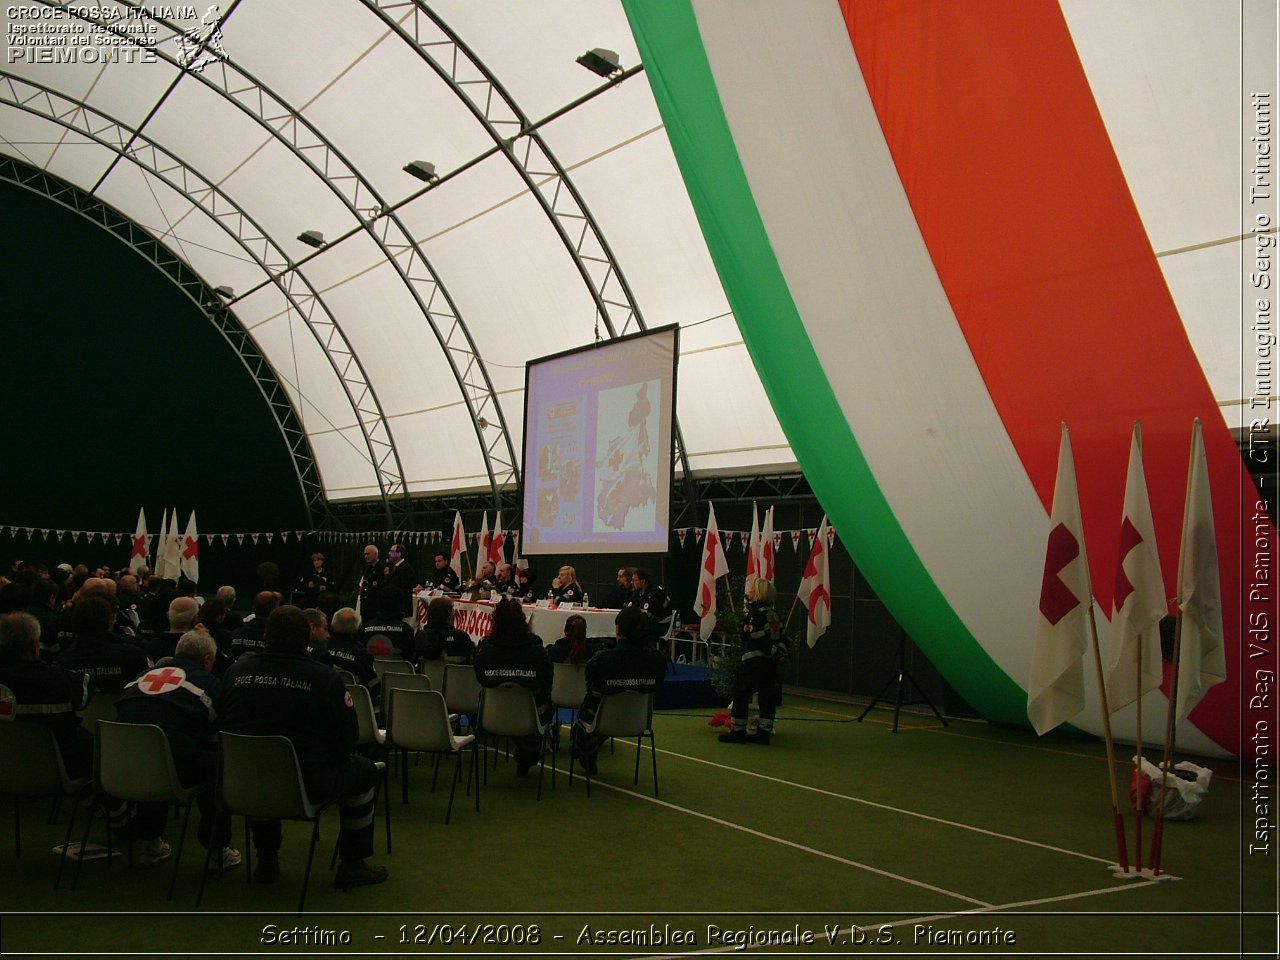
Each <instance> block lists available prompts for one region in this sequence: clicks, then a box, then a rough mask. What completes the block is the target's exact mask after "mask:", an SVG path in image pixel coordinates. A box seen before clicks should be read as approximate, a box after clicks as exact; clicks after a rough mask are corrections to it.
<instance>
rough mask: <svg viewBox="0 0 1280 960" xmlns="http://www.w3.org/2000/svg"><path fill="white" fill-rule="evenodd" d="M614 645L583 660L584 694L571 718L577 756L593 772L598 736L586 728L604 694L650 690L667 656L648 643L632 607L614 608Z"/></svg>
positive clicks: (643, 620)
mask: <svg viewBox="0 0 1280 960" xmlns="http://www.w3.org/2000/svg"><path fill="white" fill-rule="evenodd" d="M614 625H615V629H616V630H617V634H618V643H617V646H615V647H613V648H612V649H610V650H604V651H602V652H600V653H597V654H596V655H595V656H594V657H592V658H591V659H590V660H588V661H587V677H586V679H587V696H586V699H584V700H583V701H582V709H581V710H580V711H578V719H577V721H575V722H576V723H577V725H578V729H577V730H576V731H575V734H576V736H575V739H576V742H577V758H578V760H579V761H580V762H581V763H582V765H583V767H585V768H586V769H587V771H588V772H590V773H591V774H593V775H594V774H595V772H596V757H597V755H598V754H599V752H600V737H598V736H597V735H596V734H594V733H588V732H587V730H586V728H587V727H589V726H590V725H591V724H593V723H594V722H595V719H596V713H597V712H598V711H599V709H600V704H601V703H602V702H603V701H604V698H605V697H609V696H613V695H614V694H618V693H622V692H623V691H626V690H634V691H636V692H638V693H652V692H653V691H654V690H655V689H657V686H658V684H659V683H661V682H662V678H663V677H665V676H666V674H667V658H666V657H664V656H663V655H662V654H660V653H659V652H658V651H657V650H654V649H653V648H652V647H650V646H649V643H648V640H649V631H650V622H649V618H648V617H647V616H646V615H645V614H644V613H643V612H642V611H640V610H638V609H637V608H635V607H626V608H625V609H622V610H619V611H618V616H617V617H616V618H615V619H614Z"/></svg>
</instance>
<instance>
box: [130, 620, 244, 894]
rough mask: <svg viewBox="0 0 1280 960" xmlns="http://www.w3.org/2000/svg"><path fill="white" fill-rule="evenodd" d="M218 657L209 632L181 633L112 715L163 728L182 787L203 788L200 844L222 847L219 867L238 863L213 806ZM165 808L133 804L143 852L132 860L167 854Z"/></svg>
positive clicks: (224, 820) (226, 825)
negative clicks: (168, 653)
mask: <svg viewBox="0 0 1280 960" xmlns="http://www.w3.org/2000/svg"><path fill="white" fill-rule="evenodd" d="M217 656H218V647H217V643H216V642H215V641H214V639H213V637H211V636H210V635H209V633H208V631H206V630H203V629H200V628H197V629H195V630H189V631H188V632H187V633H184V634H183V635H182V637H181V639H179V640H178V644H177V647H176V649H175V650H174V655H173V656H172V657H170V658H168V659H166V660H164V661H163V662H161V663H157V664H156V665H155V666H154V667H152V668H151V669H150V670H148V671H147V672H146V673H144V674H142V676H140V677H138V678H137V679H136V680H132V681H130V682H129V683H128V684H127V685H126V686H125V689H124V693H123V694H121V696H120V699H119V700H117V701H116V719H117V720H119V721H120V722H121V723H151V724H155V725H156V726H157V727H159V728H160V729H161V730H163V731H164V735H165V739H166V740H168V741H169V752H170V753H171V754H172V755H173V766H174V769H175V770H176V771H177V774H178V780H179V781H181V783H182V785H183V786H184V787H194V786H199V787H200V788H201V789H200V792H199V793H198V794H196V804H197V806H198V807H199V808H200V825H199V828H198V830H197V835H198V836H199V838H200V842H201V843H202V844H203V845H204V846H205V847H206V848H208V847H210V846H213V847H215V848H216V849H218V850H220V851H221V855H220V857H221V862H222V867H223V869H229V868H231V867H234V866H238V865H239V863H240V852H239V851H238V850H235V849H233V848H232V847H230V846H228V844H229V843H230V840H231V823H230V818H229V817H225V816H221V815H219V814H218V813H217V812H216V811H215V810H214V805H213V781H214V774H215V771H216V770H217V751H216V750H215V748H214V741H213V729H214V722H215V721H216V720H217V710H216V706H215V705H216V704H217V701H218V697H219V695H220V694H221V692H222V685H221V684H220V683H219V682H218V679H217V678H216V677H215V676H213V674H212V672H211V671H212V668H213V664H214V661H215V659H216V658H217ZM168 809H169V806H168V804H166V803H162V802H158V803H139V804H138V805H137V812H136V814H135V815H134V818H133V824H132V827H133V835H134V837H135V843H136V844H137V845H138V846H140V847H141V848H142V850H141V855H139V853H137V852H135V854H134V861H135V862H137V861H139V860H141V861H142V862H143V863H144V864H146V863H155V862H157V861H159V860H163V859H164V858H165V857H166V856H168V847H169V845H168V844H167V843H165V842H164V839H163V834H164V828H165V823H166V821H167V818H168ZM135 849H136V848H135ZM215 862H216V861H215Z"/></svg>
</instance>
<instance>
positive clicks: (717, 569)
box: [693, 504, 729, 640]
mask: <svg viewBox="0 0 1280 960" xmlns="http://www.w3.org/2000/svg"><path fill="white" fill-rule="evenodd" d="M703 544H704V549H703V551H702V572H701V574H700V575H699V576H698V597H697V599H696V600H694V602H693V612H694V613H696V614H697V615H698V616H699V617H701V618H702V622H701V623H700V624H699V625H698V636H700V637H701V638H702V639H703V640H706V639H708V638H709V637H710V636H711V631H712V630H714V629H715V627H716V581H717V580H719V579H720V578H721V577H723V576H725V575H727V574H728V573H729V562H728V561H727V560H725V557H724V546H723V544H721V543H720V533H719V530H718V529H717V528H716V508H715V505H714V504H712V505H710V506H709V508H708V513H707V536H706V538H705V539H704V540H703Z"/></svg>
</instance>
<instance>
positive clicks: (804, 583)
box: [797, 516, 831, 647]
mask: <svg viewBox="0 0 1280 960" xmlns="http://www.w3.org/2000/svg"><path fill="white" fill-rule="evenodd" d="M829 550H830V548H829V547H828V545H827V518H826V517H825V516H824V517H823V518H822V524H821V526H819V527H818V529H817V530H816V531H814V535H813V549H812V550H810V551H809V560H808V562H807V563H805V565H804V579H803V580H801V581H800V589H799V590H798V591H797V595H798V596H799V599H800V602H801V603H803V604H804V605H805V608H806V609H807V610H808V611H809V626H808V628H807V629H806V631H805V642H807V643H808V644H809V646H811V647H812V646H813V645H814V644H815V643H817V642H818V638H819V637H821V636H822V635H823V634H824V633H826V632H827V627H829V626H831V564H830V562H829V559H830V554H829Z"/></svg>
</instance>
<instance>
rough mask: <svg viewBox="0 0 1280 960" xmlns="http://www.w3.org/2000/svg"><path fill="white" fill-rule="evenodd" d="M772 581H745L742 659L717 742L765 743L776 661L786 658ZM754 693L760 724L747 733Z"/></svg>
mask: <svg viewBox="0 0 1280 960" xmlns="http://www.w3.org/2000/svg"><path fill="white" fill-rule="evenodd" d="M774 597H775V593H774V589H773V584H772V583H770V582H769V581H768V580H766V579H764V577H756V578H755V579H754V580H752V581H751V582H750V583H748V584H747V600H748V601H749V605H748V607H747V610H746V616H745V617H743V620H742V661H741V662H740V663H739V664H738V679H737V682H736V683H735V684H734V689H733V714H732V716H733V729H731V730H730V731H729V732H728V733H722V734H720V742H721V743H756V744H760V745H762V746H768V745H769V738H770V737H771V736H772V735H773V719H774V716H775V714H776V712H777V708H778V707H777V689H778V664H779V663H780V662H781V661H782V660H785V659H786V656H787V638H786V637H785V636H783V634H782V623H781V621H779V619H778V611H776V610H775V609H774V608H773V604H774ZM753 693H755V694H757V695H758V696H759V700H760V726H759V728H758V729H757V731H756V732H755V733H752V734H748V733H747V706H748V705H749V704H750V703H751V695H752V694H753Z"/></svg>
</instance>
